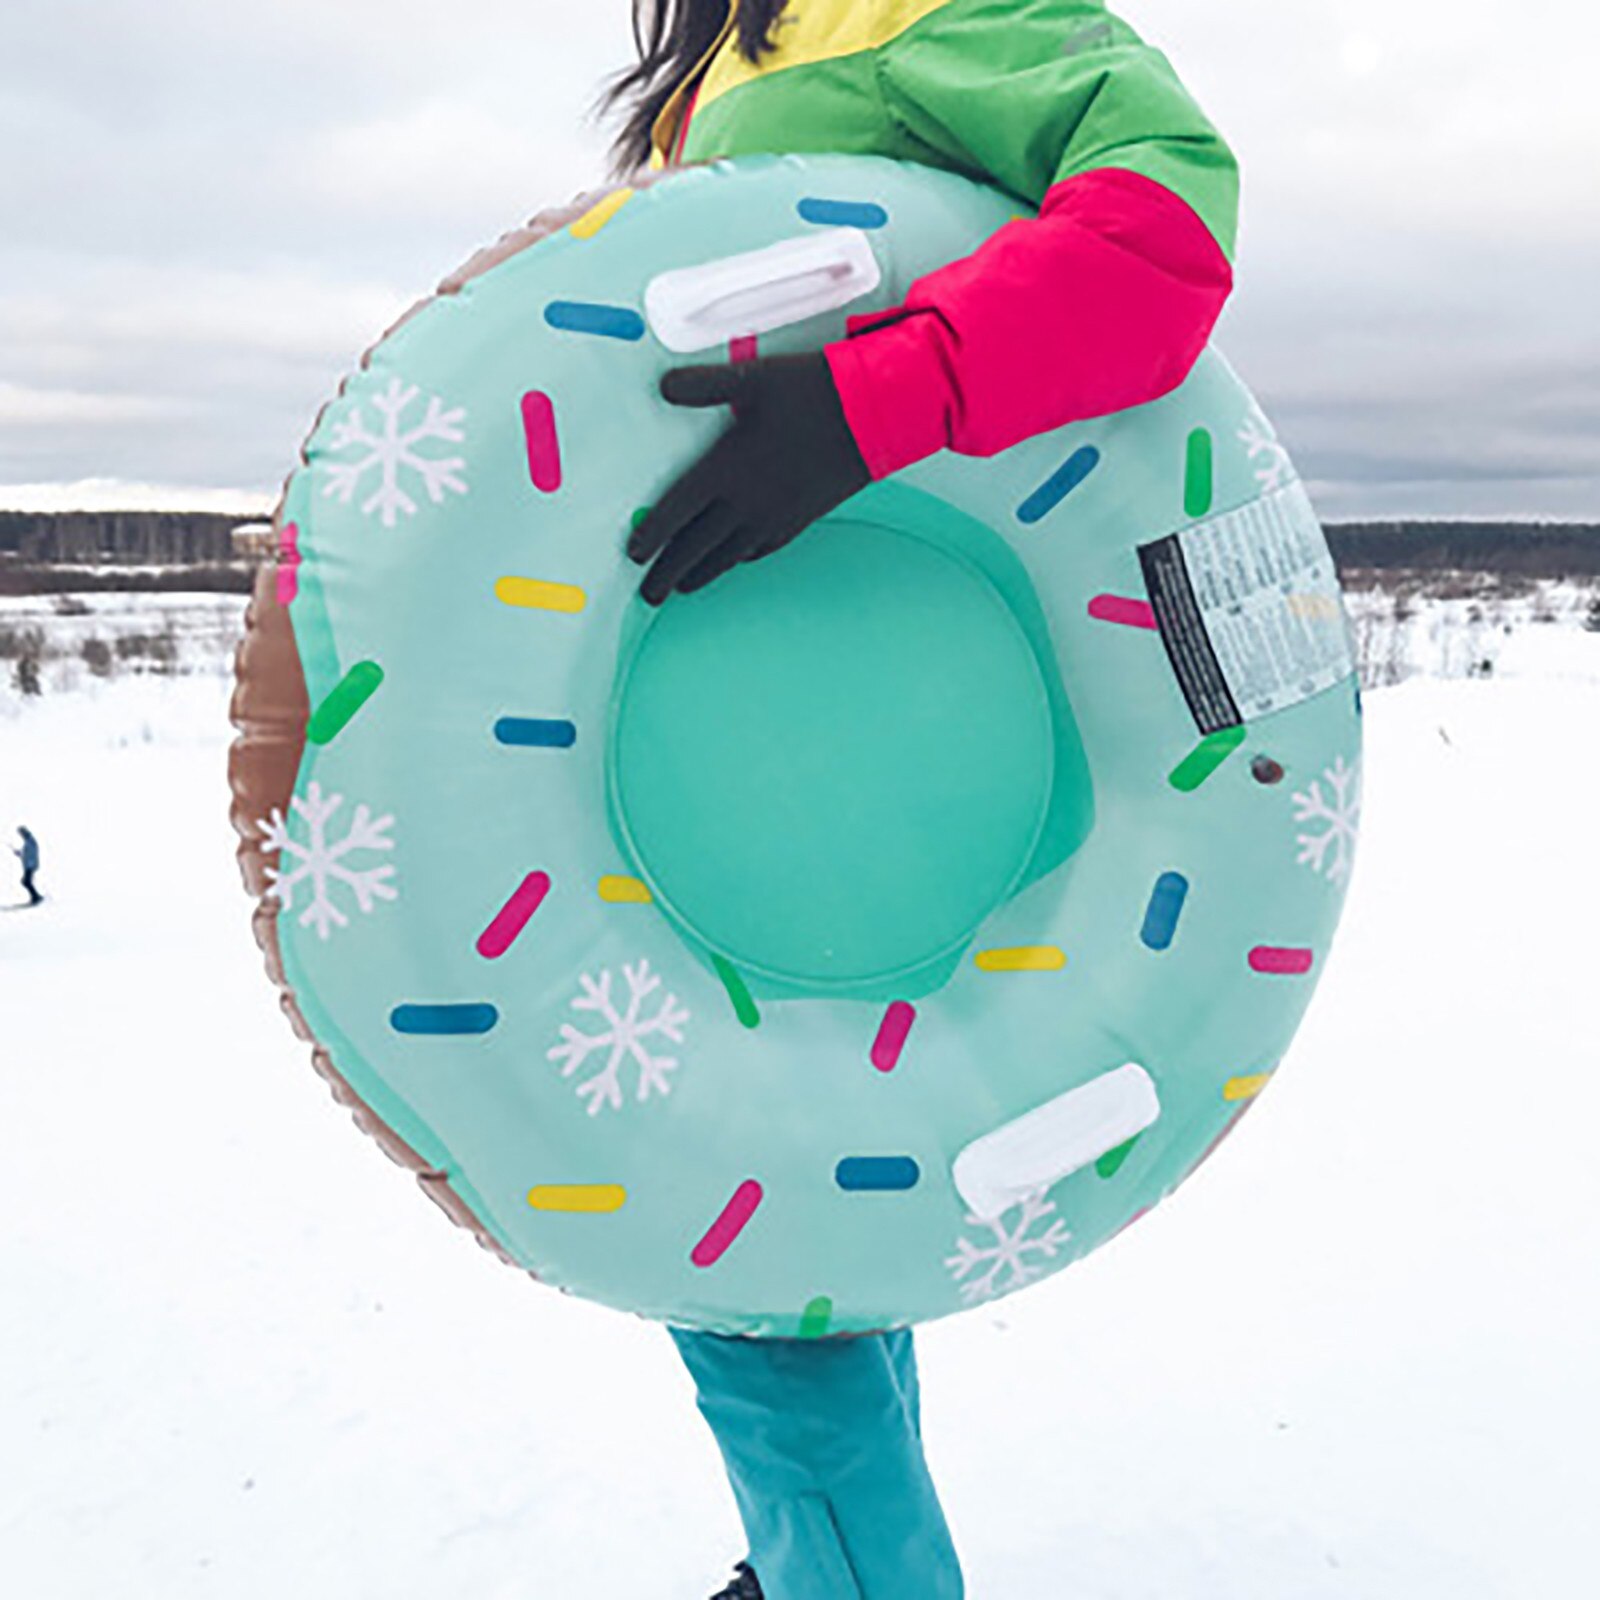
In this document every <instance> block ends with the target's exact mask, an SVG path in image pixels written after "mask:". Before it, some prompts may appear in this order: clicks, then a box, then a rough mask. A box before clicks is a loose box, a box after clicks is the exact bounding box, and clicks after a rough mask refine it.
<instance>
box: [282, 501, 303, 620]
mask: <svg viewBox="0 0 1600 1600" xmlns="http://www.w3.org/2000/svg"><path fill="white" fill-rule="evenodd" d="M299 595H300V525H299V523H297V522H286V523H284V525H283V527H282V529H281V530H280V531H279V533H278V604H279V605H280V606H283V607H285V608H287V607H289V606H292V605H293V604H294V603H295V601H296V599H298V598H299Z"/></svg>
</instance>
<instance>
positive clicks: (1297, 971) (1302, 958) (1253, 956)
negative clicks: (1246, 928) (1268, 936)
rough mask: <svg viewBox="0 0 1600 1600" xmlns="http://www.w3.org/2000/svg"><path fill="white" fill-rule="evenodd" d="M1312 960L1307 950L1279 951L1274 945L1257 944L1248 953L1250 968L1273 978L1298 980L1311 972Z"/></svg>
mask: <svg viewBox="0 0 1600 1600" xmlns="http://www.w3.org/2000/svg"><path fill="white" fill-rule="evenodd" d="M1312 959H1313V957H1312V954H1311V952H1310V951H1309V950H1281V949H1279V948H1278V947H1277V946H1275V945H1270V944H1258V945H1257V946H1256V947H1255V949H1254V950H1252V951H1251V952H1250V967H1251V970H1252V971H1255V972H1268V973H1271V974H1272V975H1273V976H1275V977H1280V978H1282V977H1287V978H1298V977H1301V976H1303V975H1304V974H1305V973H1307V972H1309V971H1310V970H1311V962H1312Z"/></svg>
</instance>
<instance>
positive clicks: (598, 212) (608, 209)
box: [572, 189, 633, 239]
mask: <svg viewBox="0 0 1600 1600" xmlns="http://www.w3.org/2000/svg"><path fill="white" fill-rule="evenodd" d="M631 199H633V190H632V189H618V190H617V191H616V193H615V194H608V195H607V196H606V197H605V199H604V200H602V201H601V202H600V204H599V205H597V206H591V207H590V208H589V209H588V210H587V211H585V212H584V214H583V215H582V216H581V217H579V218H578V220H577V221H576V222H574V223H573V224H572V236H573V238H575V239H592V238H594V236H595V235H596V234H597V233H599V231H600V230H601V229H602V228H603V227H605V225H606V224H607V223H608V222H609V221H610V220H611V219H612V218H613V217H614V216H616V214H617V213H618V212H619V211H620V210H621V209H622V208H623V207H624V206H625V205H627V203H628V202H629V201H630V200H631Z"/></svg>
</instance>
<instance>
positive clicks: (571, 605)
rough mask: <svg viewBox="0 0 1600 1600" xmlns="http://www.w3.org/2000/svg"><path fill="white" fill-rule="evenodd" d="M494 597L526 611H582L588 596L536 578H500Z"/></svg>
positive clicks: (564, 586)
mask: <svg viewBox="0 0 1600 1600" xmlns="http://www.w3.org/2000/svg"><path fill="white" fill-rule="evenodd" d="M494 592H495V597H496V598H497V599H499V600H501V601H503V602H504V603H505V604H506V605H508V606H521V607H523V608H524V609H525V610H528V611H566V612H578V611H582V610H583V608H584V606H586V605H587V604H588V603H589V602H588V596H587V595H585V594H584V592H583V590H582V589H579V588H576V587H575V586H574V585H572V584H570V583H544V582H542V581H541V580H540V579H538V578H502V579H501V580H500V581H499V582H498V583H497V584H496V585H495V586H494Z"/></svg>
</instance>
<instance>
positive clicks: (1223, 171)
mask: <svg viewBox="0 0 1600 1600" xmlns="http://www.w3.org/2000/svg"><path fill="white" fill-rule="evenodd" d="M878 71H879V75H880V84H881V88H882V92H883V95H884V99H885V102H886V104H887V106H888V109H889V112H890V114H891V115H892V116H893V117H895V118H896V120H897V121H898V122H899V123H900V125H901V127H902V129H903V130H904V131H905V132H906V133H907V134H908V135H909V136H910V137H911V138H913V139H915V140H916V141H918V142H920V143H922V144H924V145H926V146H928V147H929V148H930V149H931V150H932V151H934V152H937V154H938V156H939V158H940V164H941V165H945V164H949V165H953V166H955V167H957V168H958V169H960V170H964V171H967V172H969V173H970V174H971V175H972V176H974V177H980V178H987V179H989V180H990V181H992V182H994V183H997V184H999V185H1000V186H1001V187H1002V188H1004V189H1007V190H1009V191H1010V192H1011V193H1013V194H1015V195H1017V196H1019V197H1020V198H1022V199H1024V200H1026V201H1028V202H1029V203H1030V204H1031V205H1035V206H1037V205H1040V204H1041V203H1042V202H1043V200H1044V198H1045V196H1046V195H1047V194H1048V193H1049V191H1050V190H1051V189H1052V188H1053V187H1054V186H1055V185H1056V184H1059V183H1062V182H1064V181H1065V180H1067V179H1069V178H1073V177H1076V176H1078V175H1079V174H1082V173H1087V172H1095V171H1100V170H1103V169H1107V168H1118V169H1121V170H1124V171H1128V172H1135V173H1139V174H1141V175H1142V176H1144V177H1146V178H1149V179H1152V180H1153V181H1154V182H1156V183H1159V184H1161V185H1162V186H1163V187H1165V188H1167V189H1169V190H1170V191H1171V192H1172V193H1173V194H1175V195H1177V196H1178V197H1179V198H1180V199H1182V200H1184V201H1186V202H1187V203H1188V205H1189V206H1190V207H1191V208H1192V209H1193V210H1194V211H1195V213H1196V214H1197V215H1198V216H1199V217H1200V219H1201V220H1202V221H1203V222H1204V223H1205V224H1206V226H1207V227H1208V228H1209V229H1210V231H1211V234H1212V237H1213V238H1214V239H1215V240H1216V241H1217V243H1218V245H1220V246H1221V248H1222V251H1223V253H1224V254H1225V255H1226V256H1228V257H1229V258H1230V259H1231V258H1232V256H1233V251H1234V244H1235V236H1236V231H1237V221H1238V204H1239V180H1238V168H1237V166H1236V164H1235V161H1234V158H1233V154H1232V152H1231V151H1230V150H1229V148H1228V146H1227V144H1226V142H1225V141H1224V140H1223V138H1222V136H1221V135H1220V134H1219V133H1218V132H1217V130H1216V129H1215V128H1214V127H1213V126H1212V125H1211V123H1210V122H1209V121H1208V120H1207V118H1206V116H1205V114H1204V113H1203V112H1202V111H1201V110H1200V108H1199V106H1197V105H1196V104H1195V102H1194V100H1193V99H1192V98H1191V97H1190V95H1189V93H1188V91H1187V90H1186V89H1185V88H1184V86H1183V84H1182V83H1181V82H1179V80H1178V76H1177V74H1176V73H1175V72H1174V71H1173V69H1172V66H1171V64H1170V63H1169V62H1168V61H1167V59H1166V57H1165V56H1164V55H1162V54H1161V52H1160V51H1158V50H1155V49H1152V48H1151V47H1150V46H1149V45H1147V44H1145V43H1144V42H1143V41H1142V40H1141V39H1140V38H1139V36H1138V34H1136V33H1135V32H1134V30H1133V29H1132V28H1131V27H1129V26H1128V24H1127V23H1125V22H1123V21H1122V20H1121V19H1120V18H1118V17H1115V16H1113V15H1112V14H1111V13H1110V12H1109V11H1107V10H1106V8H1105V6H1104V5H1103V4H1101V3H1100V0H949V3H948V4H946V5H944V6H941V7H940V8H939V9H938V10H936V11H934V12H932V13H931V14H930V15H928V16H927V17H925V18H923V19H922V21H920V22H918V23H917V24H915V25H914V26H913V27H911V28H909V29H907V31H906V32H905V33H903V34H901V35H900V36H899V37H898V38H896V39H894V40H892V41H891V42H890V43H889V44H887V45H886V46H884V47H883V49H882V50H881V51H880V52H879V56H878Z"/></svg>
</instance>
